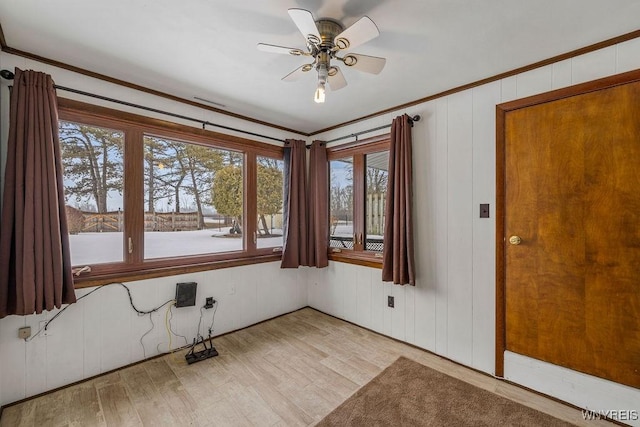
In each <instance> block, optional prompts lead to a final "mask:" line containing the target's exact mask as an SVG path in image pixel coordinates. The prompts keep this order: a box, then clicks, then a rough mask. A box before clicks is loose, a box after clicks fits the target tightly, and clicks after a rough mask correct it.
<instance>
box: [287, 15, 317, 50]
mask: <svg viewBox="0 0 640 427" xmlns="http://www.w3.org/2000/svg"><path fill="white" fill-rule="evenodd" d="M289 16H290V17H291V19H293V23H294V24H296V27H298V29H299V30H300V32H301V33H302V35H303V36H304V38H305V40H307V41H309V42H311V44H314V45H317V44H319V43H320V41H321V38H320V32H319V31H318V27H317V26H316V20H315V19H313V15H312V14H311V12H309V11H308V10H305V9H296V8H294V9H289Z"/></svg>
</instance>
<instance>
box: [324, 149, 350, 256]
mask: <svg viewBox="0 0 640 427" xmlns="http://www.w3.org/2000/svg"><path fill="white" fill-rule="evenodd" d="M329 174H330V175H329V177H330V190H329V211H330V213H329V215H330V222H329V234H330V241H329V246H331V247H332V248H343V249H353V159H352V158H351V157H346V158H343V159H337V160H331V161H330V162H329Z"/></svg>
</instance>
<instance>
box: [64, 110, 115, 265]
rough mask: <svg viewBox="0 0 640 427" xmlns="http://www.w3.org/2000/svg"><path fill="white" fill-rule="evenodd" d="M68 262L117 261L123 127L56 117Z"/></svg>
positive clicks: (79, 263)
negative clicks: (103, 125)
mask: <svg viewBox="0 0 640 427" xmlns="http://www.w3.org/2000/svg"><path fill="white" fill-rule="evenodd" d="M58 131H59V137H60V151H61V157H62V165H63V169H64V172H63V183H64V194H65V202H66V206H65V210H66V213H67V224H68V228H69V234H70V236H69V242H70V246H71V263H72V264H73V265H89V264H96V263H98V264H102V263H112V262H122V260H123V257H124V253H123V231H124V215H123V208H124V201H123V185H124V181H123V175H124V163H123V150H124V132H123V131H120V130H114V129H108V128H104V127H98V126H90V125H85V124H80V123H73V122H67V121H60V122H59V124H58Z"/></svg>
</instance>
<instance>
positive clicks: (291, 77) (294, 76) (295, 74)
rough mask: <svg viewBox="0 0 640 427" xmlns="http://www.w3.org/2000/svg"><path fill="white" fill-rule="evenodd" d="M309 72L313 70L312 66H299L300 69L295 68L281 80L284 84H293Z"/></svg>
mask: <svg viewBox="0 0 640 427" xmlns="http://www.w3.org/2000/svg"><path fill="white" fill-rule="evenodd" d="M311 70H313V64H304V65H301V66H300V67H298V68H296V69H295V70H293V71H292V72H290V73H289V74H287V75H286V76H284V77H283V78H282V80H283V81H285V82H295V81H296V80H298V79H299V78H300V76H302V75H304V74H305V73H308V72H309V71H311Z"/></svg>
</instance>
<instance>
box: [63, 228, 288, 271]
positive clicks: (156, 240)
mask: <svg viewBox="0 0 640 427" xmlns="http://www.w3.org/2000/svg"><path fill="white" fill-rule="evenodd" d="M226 232H228V230H226V229H223V230H222V231H218V230H211V229H207V230H196V231H175V232H147V233H145V234H144V239H145V240H144V242H145V243H144V257H145V258H146V259H150V258H167V257H169V258H170V257H178V256H185V255H200V254H207V253H218V252H229V251H239V250H242V238H241V237H224V234H225V233H226ZM273 232H274V233H277V234H282V230H273ZM122 239H123V236H122V233H80V234H75V235H71V236H69V240H70V242H71V264H72V265H77V266H81V265H91V264H99V263H107V262H119V261H122V260H123V241H122ZM277 246H282V236H278V237H261V238H259V239H258V248H270V247H277Z"/></svg>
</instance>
